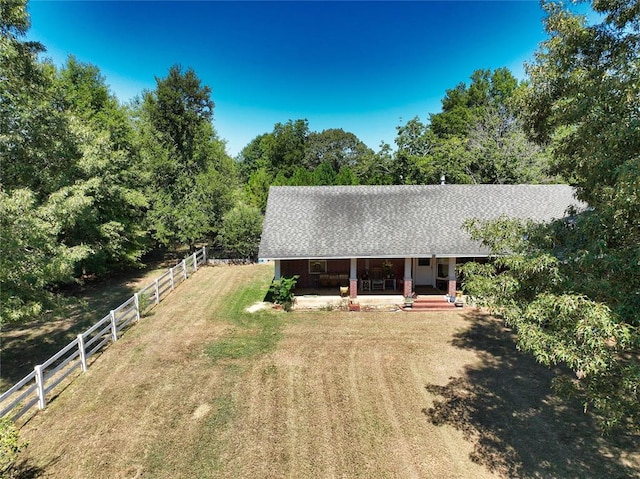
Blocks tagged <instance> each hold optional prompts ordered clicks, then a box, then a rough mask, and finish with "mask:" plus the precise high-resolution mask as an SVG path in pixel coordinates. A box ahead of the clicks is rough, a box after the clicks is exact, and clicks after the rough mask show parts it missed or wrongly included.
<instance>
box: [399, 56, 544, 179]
mask: <svg viewBox="0 0 640 479" xmlns="http://www.w3.org/2000/svg"><path fill="white" fill-rule="evenodd" d="M521 88H522V86H521V85H519V84H518V81H517V80H516V78H515V77H514V76H513V74H512V73H511V72H510V71H509V70H508V69H506V68H498V69H496V70H494V71H491V70H476V71H475V72H473V74H472V75H471V83H470V84H469V86H467V85H466V84H465V83H460V84H458V85H457V86H456V87H455V88H453V89H450V90H447V91H446V94H445V97H444V98H443V99H442V111H441V112H440V113H435V114H431V115H430V117H429V123H428V124H425V123H423V122H422V121H420V119H419V118H418V117H415V118H413V119H411V120H409V121H408V122H407V123H406V124H405V125H402V126H399V127H398V128H397V130H398V135H397V137H396V144H397V145H398V151H397V154H396V161H395V165H394V168H393V169H394V170H395V175H394V176H395V179H394V182H395V183H399V184H402V183H439V182H440V179H441V177H442V176H444V177H445V179H446V181H447V182H449V183H525V182H526V183H539V182H545V181H548V180H549V174H548V168H547V157H546V155H545V152H544V148H543V147H541V146H539V145H534V144H533V143H532V142H531V141H529V140H528V139H527V138H526V135H525V130H524V128H523V124H522V120H521V119H520V118H519V115H518V109H517V108H516V106H515V102H516V99H517V98H518V97H519V96H520V95H521V93H520V90H521Z"/></svg>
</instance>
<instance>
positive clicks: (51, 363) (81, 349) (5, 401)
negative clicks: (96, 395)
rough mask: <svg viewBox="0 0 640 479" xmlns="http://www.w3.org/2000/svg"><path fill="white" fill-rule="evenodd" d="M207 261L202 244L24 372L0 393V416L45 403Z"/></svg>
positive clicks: (19, 413)
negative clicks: (70, 376) (53, 392)
mask: <svg viewBox="0 0 640 479" xmlns="http://www.w3.org/2000/svg"><path fill="white" fill-rule="evenodd" d="M204 264H207V251H206V248H202V249H200V250H198V251H196V252H195V253H193V254H191V255H189V256H187V257H186V258H185V259H183V260H182V261H181V262H180V263H178V264H177V265H176V266H174V267H173V268H169V270H168V271H167V272H166V273H164V274H163V275H161V276H159V277H158V278H157V279H156V280H154V281H153V282H152V283H150V284H148V285H147V286H145V287H144V288H142V289H141V290H140V291H138V292H137V293H135V294H134V295H133V296H132V297H131V298H129V299H128V300H127V301H125V302H124V303H122V304H121V305H120V306H118V307H117V308H116V309H114V310H112V311H110V312H109V314H108V315H106V316H105V317H104V318H102V319H101V320H100V321H98V322H97V323H95V324H94V325H93V326H91V327H90V328H89V329H87V330H86V331H85V332H84V333H81V334H78V336H77V337H76V339H74V340H73V341H71V342H70V343H69V344H67V345H66V346H65V347H64V348H62V349H61V350H60V351H58V352H57V353H56V354H54V355H53V356H51V357H50V358H49V359H47V360H46V361H45V362H44V363H42V364H38V365H37V366H35V367H34V368H33V371H32V372H30V373H29V374H28V375H27V376H25V377H24V378H22V379H21V380H20V381H18V382H17V383H16V384H14V385H13V386H12V387H11V388H9V389H8V390H7V391H5V392H4V393H3V394H2V395H0V417H4V416H9V415H10V416H11V417H12V419H13V420H14V421H15V420H17V419H19V418H20V417H21V416H23V415H24V414H25V413H26V412H27V411H29V410H30V409H31V408H32V407H33V406H35V405H37V406H38V409H44V408H45V407H46V406H47V395H48V394H49V393H50V392H51V391H52V390H53V389H54V388H55V387H56V386H58V385H59V384H60V383H61V382H62V381H63V380H64V379H65V378H67V377H68V376H69V375H70V374H71V373H73V372H75V371H76V370H78V369H80V370H82V371H83V372H86V371H87V364H88V363H87V360H88V359H89V358H90V357H91V356H93V355H94V354H96V353H97V352H99V351H101V350H103V349H104V348H105V346H106V345H107V344H108V343H110V342H115V341H117V340H118V337H119V334H120V333H121V331H122V330H123V329H124V328H126V327H127V326H129V325H130V324H131V323H132V322H134V321H136V322H137V321H140V317H141V316H143V315H144V314H145V313H146V312H147V311H149V310H150V309H151V308H153V307H154V306H155V305H156V304H159V303H160V301H162V300H163V299H164V297H165V296H166V295H167V294H169V293H170V292H171V291H173V290H174V289H175V288H176V287H177V286H178V285H179V284H180V283H182V282H183V281H185V280H186V279H187V278H189V275H190V274H193V273H195V272H196V271H198V266H201V265H204Z"/></svg>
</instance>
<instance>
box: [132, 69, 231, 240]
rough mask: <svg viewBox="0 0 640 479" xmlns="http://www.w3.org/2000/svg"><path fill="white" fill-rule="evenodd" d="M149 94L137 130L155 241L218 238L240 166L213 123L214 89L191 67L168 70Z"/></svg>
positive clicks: (141, 107) (149, 214)
mask: <svg viewBox="0 0 640 479" xmlns="http://www.w3.org/2000/svg"><path fill="white" fill-rule="evenodd" d="M156 84H157V86H156V89H155V90H154V91H148V92H146V93H145V95H144V99H143V101H142V104H141V105H140V112H139V121H138V131H139V133H140V138H141V140H140V141H141V144H142V146H141V154H142V158H143V163H144V165H145V168H144V169H145V173H146V175H147V178H146V181H147V183H148V185H149V187H148V190H147V191H148V193H147V196H148V197H149V199H150V208H149V213H148V216H147V219H148V221H149V226H150V228H151V231H152V235H153V237H154V238H155V239H156V240H157V241H158V242H160V243H161V244H165V245H178V244H186V245H189V246H193V245H194V244H195V243H196V242H198V241H203V240H206V239H213V238H214V237H215V235H216V233H217V229H218V225H219V224H220V222H221V221H222V217H223V216H224V214H225V213H226V212H227V211H228V210H229V208H231V206H232V204H233V198H232V194H233V190H234V188H235V185H236V175H237V172H236V168H235V164H234V163H233V161H232V160H231V158H229V156H228V155H227V154H226V152H225V147H224V143H223V142H222V141H221V140H220V139H219V138H218V136H217V134H216V132H215V130H214V129H213V126H212V124H211V119H212V115H213V106H214V104H213V101H212V100H211V99H210V92H211V90H210V88H209V87H208V86H203V85H201V83H200V80H199V79H198V77H197V75H196V73H195V71H194V70H193V69H191V68H189V69H187V70H186V71H185V72H183V71H182V68H181V67H180V66H173V67H171V68H170V69H169V73H168V75H167V77H166V78H156Z"/></svg>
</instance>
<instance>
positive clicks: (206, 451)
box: [21, 265, 640, 479]
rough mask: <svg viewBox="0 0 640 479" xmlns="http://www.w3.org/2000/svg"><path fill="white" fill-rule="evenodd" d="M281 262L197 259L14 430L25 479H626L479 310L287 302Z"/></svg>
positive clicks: (617, 446)
mask: <svg viewBox="0 0 640 479" xmlns="http://www.w3.org/2000/svg"><path fill="white" fill-rule="evenodd" d="M272 274H273V268H272V267H270V266H266V265H251V266H234V267H216V268H204V269H202V270H200V271H199V272H198V273H197V274H196V275H195V276H194V277H193V278H192V279H191V280H189V281H187V282H185V283H184V284H183V285H181V286H180V288H179V289H177V290H176V292H175V293H173V294H172V295H171V296H169V297H168V298H167V299H166V300H165V301H164V302H163V303H161V304H160V305H159V306H158V307H157V308H155V309H154V310H153V313H152V314H151V315H150V316H148V317H146V318H144V319H143V320H142V321H141V322H140V323H139V324H138V325H136V326H134V327H133V328H131V329H129V330H128V331H127V332H126V334H125V335H124V336H123V337H122V339H121V340H120V341H118V342H117V343H116V344H114V345H112V346H110V347H109V348H108V349H107V350H106V352H105V353H104V354H103V355H102V356H100V357H99V359H98V360H97V361H95V363H94V364H93V365H92V366H91V368H90V369H89V371H88V372H87V374H85V375H83V376H81V377H80V378H79V379H77V380H76V381H74V382H73V383H72V384H71V385H69V386H68V387H67V388H66V389H65V390H64V391H63V392H61V393H60V394H59V396H58V397H57V398H56V399H55V400H54V401H53V402H52V403H51V404H50V406H49V407H48V408H47V409H46V410H45V411H42V412H40V413H39V414H37V415H36V416H35V417H34V418H32V419H31V420H30V421H29V422H28V423H27V424H25V425H24V426H23V427H22V430H21V437H22V439H24V440H28V441H29V442H30V445H29V447H28V448H27V449H26V452H25V453H24V454H23V455H22V460H23V461H24V464H25V475H24V476H25V477H32V478H35V477H47V478H65V479H74V478H78V479H79V478H87V477H91V478H282V477H289V478H315V477H318V478H325V477H327V478H432V477H433V478H456V477H457V478H488V477H523V478H546V477H549V478H551V477H562V478H569V477H575V478H578V477H580V478H585V477H594V478H597V477H603V478H604V477H606V478H630V477H640V452H639V451H640V439H639V438H638V437H637V436H620V435H618V436H615V437H611V438H603V437H601V436H600V434H599V432H598V430H597V428H596V426H595V425H594V423H593V421H591V420H590V418H589V416H586V415H584V414H582V412H581V408H580V406H579V405H577V404H570V403H565V402H561V401H558V400H557V399H555V398H553V396H552V395H551V394H550V389H549V388H550V382H551V374H550V373H549V371H547V370H546V369H544V368H542V367H540V366H538V365H537V364H535V363H534V362H533V361H532V360H530V358H528V357H526V356H523V355H521V354H518V353H517V352H516V351H515V348H514V344H513V339H512V338H511V336H510V333H509V332H508V331H506V330H504V328H503V327H502V326H501V325H500V323H499V322H498V321H496V320H494V319H492V318H490V317H487V316H485V315H482V314H480V313H478V312H473V311H468V310H465V311H464V312H459V311H452V312H447V313H402V312H398V313H389V312H362V313H348V312H327V311H324V312H294V313H290V314H287V313H283V312H279V311H272V310H267V311H258V312H256V313H247V312H246V311H244V309H245V308H246V307H248V306H250V305H251V304H253V303H254V302H256V301H261V300H262V299H263V298H264V296H265V293H266V289H267V285H268V282H269V280H270V278H271V276H272Z"/></svg>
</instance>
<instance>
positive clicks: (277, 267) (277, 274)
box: [273, 259, 280, 281]
mask: <svg viewBox="0 0 640 479" xmlns="http://www.w3.org/2000/svg"><path fill="white" fill-rule="evenodd" d="M274 270H275V271H274V273H273V279H275V280H276V281H277V280H279V279H280V260H279V259H277V260H276V265H275V268H274Z"/></svg>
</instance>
